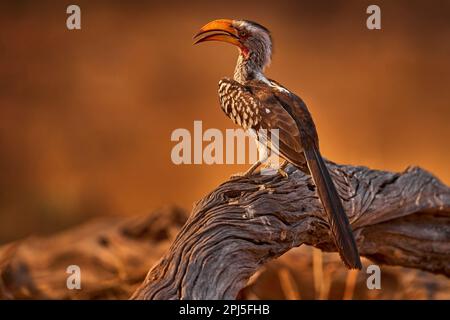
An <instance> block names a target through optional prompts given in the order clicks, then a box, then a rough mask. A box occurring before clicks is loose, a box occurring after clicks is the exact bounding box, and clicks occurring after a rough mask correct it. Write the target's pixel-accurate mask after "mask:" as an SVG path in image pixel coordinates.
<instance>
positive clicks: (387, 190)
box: [132, 162, 450, 299]
mask: <svg viewBox="0 0 450 320" xmlns="http://www.w3.org/2000/svg"><path fill="white" fill-rule="evenodd" d="M328 166H329V169H330V171H331V174H332V176H333V178H334V181H335V184H336V187H337V189H338V192H339V194H340V196H341V198H342V200H343V203H344V207H345V209H346V212H347V214H348V216H349V220H350V222H351V225H352V228H353V230H354V234H355V237H356V240H357V243H358V248H359V251H360V254H361V255H362V256H365V257H367V258H369V259H370V260H372V261H373V262H374V263H376V264H389V265H400V266H405V267H411V268H418V269H422V270H426V271H429V272H433V273H440V274H444V275H446V276H447V277H448V276H450V189H449V188H448V187H447V186H445V185H444V184H442V183H441V182H440V181H439V180H438V179H437V178H435V177H434V176H433V175H431V174H430V173H428V172H427V171H425V170H423V169H420V168H417V167H412V168H408V169H407V170H406V171H405V172H403V173H391V172H386V171H378V170H371V169H369V168H366V167H354V166H347V165H337V164H334V163H331V162H328ZM286 171H287V172H288V173H289V177H288V178H284V177H282V176H281V175H279V174H277V173H276V172H274V173H273V175H265V176H262V175H259V174H254V175H252V176H251V177H249V178H239V179H234V180H230V181H228V182H225V183H223V184H222V185H220V186H219V187H218V188H217V189H215V190H214V191H212V192H211V193H210V194H208V195H207V196H206V197H205V198H203V199H202V200H201V201H199V202H198V203H197V204H196V206H195V208H194V209H193V212H192V214H191V216H190V217H189V219H188V221H187V222H186V224H185V225H184V226H183V228H182V229H181V231H180V233H179V234H178V236H177V237H176V239H175V241H174V242H173V243H172V245H171V247H170V249H169V251H168V252H167V253H166V254H165V255H164V257H163V258H162V259H161V260H160V261H159V262H158V263H157V264H156V265H155V266H154V267H153V268H152V269H151V270H150V272H149V273H148V275H147V277H146V279H145V281H144V282H143V283H142V285H141V286H140V287H139V288H138V289H137V290H136V291H135V293H134V294H133V296H132V299H235V298H236V296H237V294H238V292H239V291H240V289H241V288H243V287H244V286H245V285H246V283H247V281H248V280H249V278H250V277H251V276H252V275H253V274H254V273H255V272H256V271H257V270H258V269H259V268H260V267H261V266H262V265H264V264H265V263H266V262H268V261H269V260H271V259H274V258H277V257H279V256H280V255H282V254H283V253H285V252H286V251H288V250H289V249H291V248H294V247H297V246H300V245H302V244H308V245H313V246H315V247H317V248H320V249H322V250H324V251H335V250H336V248H335V246H334V243H333V240H332V238H331V234H330V231H329V227H328V223H327V219H326V215H325V213H324V211H323V209H322V206H321V203H320V200H319V199H318V196H317V194H316V190H315V186H314V183H313V182H312V180H311V178H310V176H308V175H306V174H304V173H303V172H301V171H299V170H296V169H295V168H294V167H292V166H288V168H287V169H286Z"/></svg>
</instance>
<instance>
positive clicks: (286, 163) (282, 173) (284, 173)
mask: <svg viewBox="0 0 450 320" xmlns="http://www.w3.org/2000/svg"><path fill="white" fill-rule="evenodd" d="M288 163H289V162H288V161H286V160H285V161H284V162H283V163H282V164H281V166H280V167H279V168H278V169H277V171H278V173H279V174H280V175H281V176H283V177H284V178H286V179H287V178H288V177H289V175H288V173H287V172H286V171H284V168H286V166H287V165H288Z"/></svg>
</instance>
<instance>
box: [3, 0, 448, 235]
mask: <svg viewBox="0 0 450 320" xmlns="http://www.w3.org/2000/svg"><path fill="white" fill-rule="evenodd" d="M73 3H76V4H78V5H79V6H80V7H81V11H82V30H80V31H69V30H67V29H66V18H67V14H66V8H67V6H68V5H69V4H73ZM370 4H373V1H364V0H362V1H347V0H345V1H344V0H336V1H324V0H319V1H312V0H311V1H249V2H244V1H231V0H227V1H217V2H213V1H203V2H197V1H175V2H172V1H160V2H157V3H156V2H155V3H153V2H150V1H127V2H125V1H83V0H79V1H76V2H72V1H70V2H69V1H2V2H1V3H0V25H1V28H0V243H5V242H8V241H12V240H15V239H19V238H23V237H25V236H29V235H32V234H38V235H39V234H47V233H52V232H55V231H57V230H61V229H64V228H67V227H69V226H72V225H74V224H77V223H79V222H81V221H84V220H86V219H89V218H91V217H93V216H99V215H139V214H144V213H147V212H150V211H152V210H153V209H155V208H158V207H161V206H163V205H167V204H177V205H179V206H182V207H184V208H187V209H190V208H191V206H192V203H194V202H195V201H196V200H198V199H199V198H200V197H202V196H203V195H205V194H206V193H207V192H208V191H209V190H211V189H212V188H213V187H215V186H216V185H218V184H219V183H220V182H222V181H224V180H225V179H227V177H228V176H229V175H230V174H232V173H234V172H237V171H242V170H244V169H245V168H246V166H238V165H236V166H230V165H181V166H176V165H174V164H172V162H171V158H170V152H171V149H172V147H173V146H174V145H175V143H174V142H171V140H170V135H171V133H172V131H173V130H174V129H177V128H187V129H192V128H193V121H194V120H202V121H203V127H204V128H205V129H206V128H219V129H222V130H224V129H226V128H233V127H234V126H233V124H232V123H231V121H229V120H228V119H227V118H226V117H225V115H224V114H223V113H222V111H221V110H220V108H219V105H218V99H217V93H216V91H217V82H218V80H219V79H220V78H221V77H223V76H229V75H231V74H232V72H233V69H234V63H235V60H236V54H237V53H236V49H235V48H232V47H231V46H228V45H226V44H218V43H216V44H204V45H202V46H195V47H194V46H192V35H193V34H194V33H195V32H196V31H197V30H198V28H199V27H201V26H202V25H203V24H205V23H206V22H209V21H210V20H212V19H216V18H244V19H251V20H255V21H257V22H260V23H262V24H263V25H265V26H266V27H268V28H269V29H271V30H272V33H273V37H274V41H275V53H274V57H273V63H272V66H271V67H270V69H269V70H268V76H270V77H271V78H273V79H276V80H278V81H279V82H281V83H283V84H284V85H286V86H287V87H288V88H289V89H291V90H292V91H294V92H296V93H297V94H299V95H300V96H301V97H302V98H303V99H304V100H305V101H306V103H307V104H308V106H309V108H310V111H311V112H312V114H313V116H314V119H315V121H316V125H317V127H318V131H319V136H320V138H321V147H322V151H323V154H324V155H325V156H326V157H327V158H329V159H331V160H334V161H336V162H340V163H350V164H355V165H356V164H357V165H366V166H369V167H373V168H378V169H385V170H394V171H402V170H404V169H405V168H406V167H407V166H408V165H420V166H422V167H424V168H426V169H428V170H430V171H431V172H433V173H434V174H436V175H437V176H438V177H439V178H440V179H441V180H442V181H444V182H445V183H450V171H449V170H448V169H449V159H450V148H449V138H450V125H449V124H450V122H449V119H450V87H449V84H450V59H449V58H450V41H449V40H450V19H449V18H448V15H449V12H450V1H439V0H434V1H411V0H399V1H376V4H378V5H379V6H380V7H381V10H382V30H380V31H370V30H368V29H367V28H366V18H367V14H366V13H365V10H366V8H367V6H368V5H370Z"/></svg>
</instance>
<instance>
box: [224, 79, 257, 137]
mask: <svg viewBox="0 0 450 320" xmlns="http://www.w3.org/2000/svg"><path fill="white" fill-rule="evenodd" d="M219 99H220V106H221V107H222V110H223V111H224V112H225V114H226V115H227V116H228V117H229V118H230V119H231V120H232V121H233V122H234V123H235V124H237V125H239V126H241V127H242V128H244V129H245V130H247V129H251V128H255V127H257V126H258V125H259V123H260V121H261V115H260V113H259V112H260V111H259V105H258V101H257V100H256V99H255V98H254V97H253V96H252V95H251V93H249V92H248V91H246V90H245V89H244V88H242V87H241V86H240V85H239V84H236V83H233V82H231V81H230V82H228V81H225V80H221V81H220V82H219Z"/></svg>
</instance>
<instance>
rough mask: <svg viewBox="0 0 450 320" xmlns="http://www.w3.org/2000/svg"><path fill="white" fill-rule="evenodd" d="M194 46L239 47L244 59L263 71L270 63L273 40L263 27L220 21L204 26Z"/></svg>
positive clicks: (242, 22) (248, 22)
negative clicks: (216, 43) (208, 43)
mask: <svg viewBox="0 0 450 320" xmlns="http://www.w3.org/2000/svg"><path fill="white" fill-rule="evenodd" d="M194 39H196V41H195V42H194V44H197V43H201V42H205V41H221V42H227V43H231V44H233V45H235V46H237V47H238V48H239V50H240V52H241V56H242V57H243V59H252V60H253V61H254V62H255V63H257V64H259V67H260V68H261V69H264V67H265V66H266V65H268V64H269V63H270V60H271V56H272V38H271V36H270V31H269V30H268V29H267V28H265V27H263V26H262V25H260V24H258V23H256V22H252V21H248V20H230V19H219V20H214V21H211V22H210V23H208V24H206V25H204V26H203V27H202V28H201V29H200V31H199V32H198V33H197V34H196V35H195V36H194Z"/></svg>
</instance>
